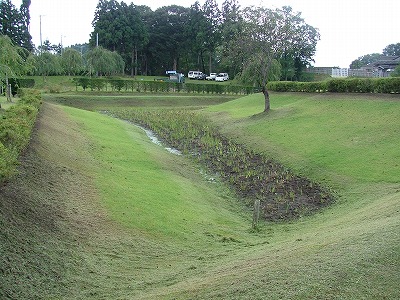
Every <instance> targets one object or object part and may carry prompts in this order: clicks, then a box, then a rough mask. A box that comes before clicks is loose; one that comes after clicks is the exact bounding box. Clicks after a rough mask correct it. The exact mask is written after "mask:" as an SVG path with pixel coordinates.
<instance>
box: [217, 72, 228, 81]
mask: <svg viewBox="0 0 400 300" xmlns="http://www.w3.org/2000/svg"><path fill="white" fill-rule="evenodd" d="M227 80H229V75H228V73H219V74H218V75H217V77H215V81H227Z"/></svg>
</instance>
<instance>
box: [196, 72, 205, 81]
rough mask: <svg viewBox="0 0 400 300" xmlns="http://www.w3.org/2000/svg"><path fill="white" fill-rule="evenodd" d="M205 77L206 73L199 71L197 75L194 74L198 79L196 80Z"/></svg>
mask: <svg viewBox="0 0 400 300" xmlns="http://www.w3.org/2000/svg"><path fill="white" fill-rule="evenodd" d="M206 77H207V75H206V74H204V73H202V72H200V74H198V75H197V76H196V79H198V80H205V79H206Z"/></svg>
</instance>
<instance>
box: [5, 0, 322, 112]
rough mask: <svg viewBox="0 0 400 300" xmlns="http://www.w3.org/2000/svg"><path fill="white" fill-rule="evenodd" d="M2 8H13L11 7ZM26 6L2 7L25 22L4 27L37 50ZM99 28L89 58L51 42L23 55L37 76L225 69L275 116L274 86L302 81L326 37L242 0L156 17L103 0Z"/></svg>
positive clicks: (295, 17) (289, 15)
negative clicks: (259, 91) (270, 85)
mask: <svg viewBox="0 0 400 300" xmlns="http://www.w3.org/2000/svg"><path fill="white" fill-rule="evenodd" d="M1 3H2V5H3V4H6V6H7V8H8V7H11V8H12V4H11V2H10V1H7V0H6V1H2V2H1ZM23 3H24V4H25V7H26V8H27V10H26V13H25V15H24V14H23V11H24V10H23V7H22V6H21V9H20V10H19V11H18V10H17V9H14V10H12V9H11V11H9V10H6V9H3V6H4V5H3V6H2V13H7V14H8V15H7V17H11V16H13V15H15V16H18V18H19V21H18V22H14V23H13V24H14V25H13V26H9V25H7V26H5V25H2V29H5V28H8V29H7V30H3V32H4V33H5V34H6V35H7V36H9V37H10V38H11V40H12V41H13V43H14V45H15V46H18V47H22V48H24V49H27V50H28V52H29V49H30V46H29V45H27V44H26V43H25V44H24V43H23V41H22V39H21V38H20V39H18V38H17V33H16V32H23V31H24V27H23V26H25V25H26V24H28V25H29V9H28V8H29V4H30V1H23ZM17 12H18V13H17ZM22 16H24V17H22ZM16 18H17V17H16ZM18 18H17V19H18ZM24 18H25V19H24ZM23 21H24V22H23ZM4 23H6V22H4ZM24 24H25V25H24ZM92 25H93V28H94V31H93V32H92V35H91V39H90V44H91V50H90V51H89V52H88V53H87V55H82V52H81V53H79V51H78V50H76V49H67V50H65V51H63V49H60V48H59V47H57V46H56V45H53V46H52V45H50V43H46V42H45V43H44V44H43V45H42V46H41V49H40V51H39V54H36V55H28V56H23V57H22V59H23V60H24V62H25V63H27V65H28V66H31V70H30V73H31V74H42V75H51V74H60V73H65V74H71V75H75V74H77V73H79V72H82V70H86V71H88V72H91V73H92V74H93V73H95V74H98V75H102V74H104V75H110V74H116V73H120V72H122V71H125V73H130V74H131V75H136V74H139V73H140V74H143V75H159V74H163V73H164V72H165V70H168V69H174V70H180V71H184V72H187V71H188V70H190V69H198V70H202V71H203V72H207V73H208V72H211V71H222V70H223V71H225V72H229V73H230V74H231V76H232V77H234V76H237V78H239V79H240V80H241V81H243V82H244V83H246V84H253V85H256V86H260V87H263V91H264V94H265V97H266V98H265V99H266V106H265V110H269V96H268V92H267V90H266V83H267V81H268V80H271V79H279V78H283V79H286V80H294V79H300V76H301V72H302V69H304V68H305V66H306V65H307V64H309V63H310V62H311V61H312V57H313V55H314V53H315V47H316V43H317V41H318V40H319V33H318V31H317V30H316V29H315V28H313V27H312V26H310V25H308V24H307V23H305V21H304V20H303V19H302V18H301V15H300V13H294V12H293V11H292V9H291V8H290V7H283V8H282V9H274V10H272V9H268V8H263V7H247V8H244V9H242V8H241V7H240V5H239V4H238V1H237V0H225V1H224V2H223V4H222V6H221V8H219V6H218V5H217V3H216V0H206V1H205V3H204V5H202V6H201V5H200V4H199V2H197V1H196V2H195V3H194V4H193V5H192V6H191V7H189V8H186V7H182V6H177V5H171V6H165V7H161V8H159V9H157V10H155V11H152V10H151V9H150V8H149V7H147V6H136V5H134V4H132V3H131V4H129V5H128V4H126V3H124V2H118V1H116V0H99V3H98V5H97V8H96V11H95V16H94V19H93V23H92ZM10 28H11V29H12V30H11V29H10ZM15 29H18V30H16V31H15ZM98 45H100V46H98ZM30 53H32V51H31V52H30Z"/></svg>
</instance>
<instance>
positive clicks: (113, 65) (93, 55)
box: [87, 46, 124, 76]
mask: <svg viewBox="0 0 400 300" xmlns="http://www.w3.org/2000/svg"><path fill="white" fill-rule="evenodd" d="M87 59H88V63H89V69H90V72H91V74H97V75H98V76H102V75H106V76H111V75H119V74H122V73H123V71H124V61H123V59H122V57H121V56H120V55H119V54H118V53H117V52H112V51H109V50H107V49H105V48H103V47H100V46H99V47H96V48H94V49H92V50H90V51H89V53H88V54H87Z"/></svg>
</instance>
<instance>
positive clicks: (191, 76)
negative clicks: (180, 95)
mask: <svg viewBox="0 0 400 300" xmlns="http://www.w3.org/2000/svg"><path fill="white" fill-rule="evenodd" d="M201 74H203V73H202V72H200V71H189V73H188V78H189V79H197V77H198V76H200V75H201Z"/></svg>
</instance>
